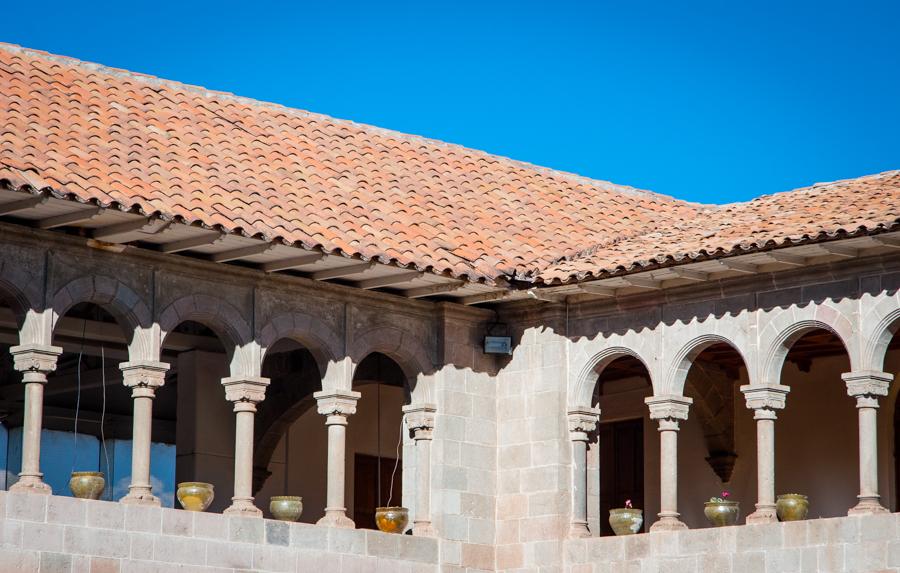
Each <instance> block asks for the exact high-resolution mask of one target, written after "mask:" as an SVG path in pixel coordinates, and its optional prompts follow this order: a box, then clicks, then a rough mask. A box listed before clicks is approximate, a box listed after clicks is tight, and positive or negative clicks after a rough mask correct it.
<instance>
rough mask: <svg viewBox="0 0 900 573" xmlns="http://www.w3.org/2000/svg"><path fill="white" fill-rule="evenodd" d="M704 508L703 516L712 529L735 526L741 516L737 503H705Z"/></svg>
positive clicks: (738, 503)
mask: <svg viewBox="0 0 900 573" xmlns="http://www.w3.org/2000/svg"><path fill="white" fill-rule="evenodd" d="M704 506H705V507H704V508H703V514H704V515H705V516H706V519H708V520H709V522H710V523H711V524H712V525H713V526H714V527H725V526H728V525H735V524H736V523H737V520H738V518H739V517H740V515H741V506H740V502H737V501H707V502H706V503H705V504H704Z"/></svg>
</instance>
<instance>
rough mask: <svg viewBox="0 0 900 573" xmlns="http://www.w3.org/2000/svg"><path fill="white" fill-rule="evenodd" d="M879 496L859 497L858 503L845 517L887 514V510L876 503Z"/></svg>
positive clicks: (879, 503)
mask: <svg viewBox="0 0 900 573" xmlns="http://www.w3.org/2000/svg"><path fill="white" fill-rule="evenodd" d="M878 499H879V496H872V497H868V496H867V497H859V503H857V504H856V506H855V507H853V508H851V509H850V511H848V512H847V515H869V514H872V513H889V512H888V509H887V508H886V507H884V506H883V505H881V502H879V501H878Z"/></svg>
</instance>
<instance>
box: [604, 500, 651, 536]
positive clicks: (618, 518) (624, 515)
mask: <svg viewBox="0 0 900 573" xmlns="http://www.w3.org/2000/svg"><path fill="white" fill-rule="evenodd" d="M643 524H644V511H643V510H641V509H632V508H629V507H620V508H618V509H610V510H609V525H610V526H611V527H612V530H613V532H615V534H616V535H633V534H635V533H637V532H638V531H640V530H641V526H642V525H643Z"/></svg>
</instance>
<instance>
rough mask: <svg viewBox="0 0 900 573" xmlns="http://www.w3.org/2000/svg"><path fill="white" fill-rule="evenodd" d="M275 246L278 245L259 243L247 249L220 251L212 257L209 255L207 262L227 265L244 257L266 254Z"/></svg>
mask: <svg viewBox="0 0 900 573" xmlns="http://www.w3.org/2000/svg"><path fill="white" fill-rule="evenodd" d="M276 246H278V245H274V244H272V243H262V242H261V243H259V244H258V245H250V246H248V247H239V248H237V249H230V250H228V251H222V252H221V253H214V254H213V255H210V257H209V260H211V261H212V262H214V263H227V262H228V261H236V260H238V259H243V258H245V257H252V256H255V255H262V254H265V253H268V252H269V251H271V250H272V249H274V248H275V247H276Z"/></svg>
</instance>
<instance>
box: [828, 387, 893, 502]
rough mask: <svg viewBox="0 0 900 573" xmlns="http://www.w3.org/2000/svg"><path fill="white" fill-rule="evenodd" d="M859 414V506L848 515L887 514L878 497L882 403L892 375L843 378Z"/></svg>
mask: <svg viewBox="0 0 900 573" xmlns="http://www.w3.org/2000/svg"><path fill="white" fill-rule="evenodd" d="M841 378H843V379H844V382H845V383H846V384H847V394H848V395H849V396H852V397H854V398H856V408H857V411H858V412H859V496H858V499H859V503H857V504H856V507H854V508H852V509H851V510H850V511H849V514H848V515H858V514H866V513H886V512H887V511H888V510H887V509H886V508H885V507H884V506H882V505H881V502H880V501H879V497H880V496H879V495H878V426H877V422H878V399H879V398H880V397H882V396H887V395H888V390H889V388H890V385H891V380H893V379H894V376H893V375H892V374H888V373H887V372H877V371H871V370H860V371H857V372H847V373H845V374H842V375H841Z"/></svg>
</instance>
